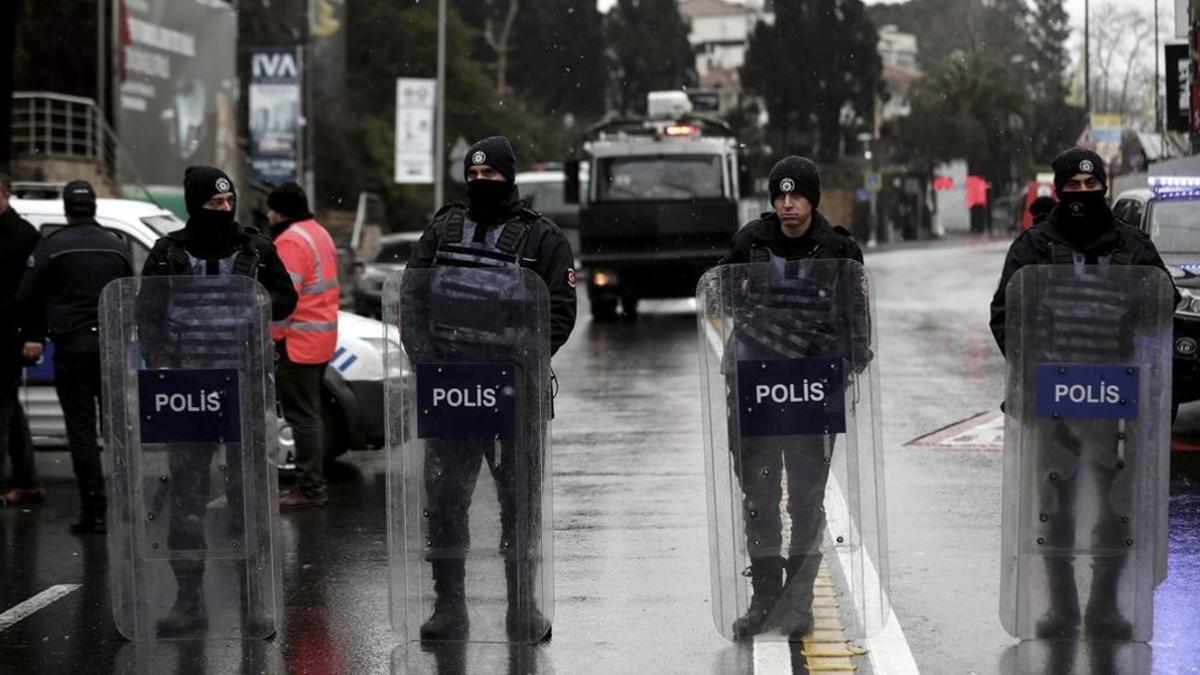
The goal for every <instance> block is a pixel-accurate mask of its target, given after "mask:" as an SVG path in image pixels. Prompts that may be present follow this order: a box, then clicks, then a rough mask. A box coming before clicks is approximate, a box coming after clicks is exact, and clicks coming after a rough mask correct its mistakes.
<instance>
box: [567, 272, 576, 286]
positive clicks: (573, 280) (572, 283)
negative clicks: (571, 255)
mask: <svg viewBox="0 0 1200 675" xmlns="http://www.w3.org/2000/svg"><path fill="white" fill-rule="evenodd" d="M576 281H577V280H576V278H575V268H574V267H568V268H567V285H568V286H570V287H571V288H575V283H576Z"/></svg>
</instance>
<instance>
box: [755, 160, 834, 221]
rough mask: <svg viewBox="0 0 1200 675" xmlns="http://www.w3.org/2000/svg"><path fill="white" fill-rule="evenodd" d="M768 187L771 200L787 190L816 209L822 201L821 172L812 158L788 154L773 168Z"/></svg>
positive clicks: (768, 179)
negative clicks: (802, 198)
mask: <svg viewBox="0 0 1200 675" xmlns="http://www.w3.org/2000/svg"><path fill="white" fill-rule="evenodd" d="M767 189H769V190H770V191H771V202H774V201H775V199H776V198H778V197H779V195H781V194H783V193H785V192H794V193H796V194H798V195H800V196H801V197H804V198H805V199H807V200H808V203H809V204H812V207H813V208H814V209H815V208H817V206H818V205H820V203H821V172H820V171H819V170H818V169H817V165H816V164H814V163H813V161H812V160H811V159H808V158H807V157H799V156H797V155H788V156H787V157H784V158H783V159H781V160H779V161H778V162H776V163H775V166H774V167H772V168H771V175H770V176H769V177H768V178H767Z"/></svg>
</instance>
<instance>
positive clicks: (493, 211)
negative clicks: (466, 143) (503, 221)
mask: <svg viewBox="0 0 1200 675" xmlns="http://www.w3.org/2000/svg"><path fill="white" fill-rule="evenodd" d="M473 166H490V167H492V168H493V169H495V170H496V171H498V172H500V175H502V176H504V180H502V181H498V180H472V181H467V200H468V202H469V204H470V207H471V215H473V216H475V217H476V218H478V219H480V220H484V221H487V220H494V219H495V218H497V217H498V216H500V215H502V214H503V213H504V211H505V210H506V209H507V208H508V207H509V206H510V204H511V203H512V201H513V199H514V195H516V194H517V184H516V177H517V174H516V171H517V155H516V153H515V152H513V148H512V144H511V143H509V142H508V139H507V138H505V137H503V136H489V137H488V138H485V139H483V140H481V141H479V142H478V143H476V144H475V145H472V146H471V149H470V150H468V151H467V155H466V157H464V158H463V176H464V177H465V176H466V174H467V171H469V170H470V168H471V167H473Z"/></svg>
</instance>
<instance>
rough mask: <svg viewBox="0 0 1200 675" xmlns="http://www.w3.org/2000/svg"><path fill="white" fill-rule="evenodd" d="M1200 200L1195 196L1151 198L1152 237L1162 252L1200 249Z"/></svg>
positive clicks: (1189, 251) (1185, 251)
mask: <svg viewBox="0 0 1200 675" xmlns="http://www.w3.org/2000/svg"><path fill="white" fill-rule="evenodd" d="M1198 207H1200V203H1198V201H1197V200H1194V199H1172V200H1163V201H1154V202H1151V207H1150V239H1151V240H1152V241H1153V242H1154V245H1155V247H1157V248H1158V250H1159V251H1160V252H1163V253H1195V252H1197V251H1200V208H1198Z"/></svg>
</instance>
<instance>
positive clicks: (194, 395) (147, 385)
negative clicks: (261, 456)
mask: <svg viewBox="0 0 1200 675" xmlns="http://www.w3.org/2000/svg"><path fill="white" fill-rule="evenodd" d="M138 412H139V415H138V419H139V420H140V421H141V434H142V443H241V442H242V420H241V405H240V402H239V399H238V371H236V370H233V369H183V368H179V369H170V370H139V371H138Z"/></svg>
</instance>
